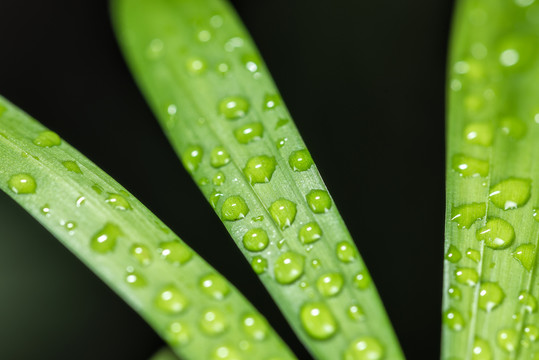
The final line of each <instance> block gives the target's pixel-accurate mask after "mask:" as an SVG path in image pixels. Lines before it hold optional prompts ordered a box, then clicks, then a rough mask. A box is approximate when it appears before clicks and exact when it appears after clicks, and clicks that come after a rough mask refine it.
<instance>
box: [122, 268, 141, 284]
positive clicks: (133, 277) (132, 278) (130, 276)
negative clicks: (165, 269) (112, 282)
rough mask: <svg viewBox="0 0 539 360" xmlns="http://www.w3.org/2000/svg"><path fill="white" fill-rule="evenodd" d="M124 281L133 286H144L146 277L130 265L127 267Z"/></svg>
mask: <svg viewBox="0 0 539 360" xmlns="http://www.w3.org/2000/svg"><path fill="white" fill-rule="evenodd" d="M125 282H126V283H128V284H129V285H131V286H133V287H144V286H146V279H144V277H143V276H142V275H141V274H140V273H139V272H137V271H135V269H134V268H133V267H132V266H129V267H128V268H127V274H126V275H125Z"/></svg>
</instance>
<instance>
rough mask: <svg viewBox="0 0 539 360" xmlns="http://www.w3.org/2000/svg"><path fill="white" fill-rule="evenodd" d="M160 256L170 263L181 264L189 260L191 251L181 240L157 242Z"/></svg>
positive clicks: (191, 254) (191, 255)
mask: <svg viewBox="0 0 539 360" xmlns="http://www.w3.org/2000/svg"><path fill="white" fill-rule="evenodd" d="M159 252H160V253H161V256H162V257H163V258H164V259H165V260H166V261H168V262H169V263H171V264H172V265H182V264H185V263H186V262H188V261H189V260H191V258H192V257H193V251H192V250H191V249H190V248H189V247H188V246H187V245H186V244H185V243H183V242H182V241H180V240H172V241H165V242H162V243H160V244H159Z"/></svg>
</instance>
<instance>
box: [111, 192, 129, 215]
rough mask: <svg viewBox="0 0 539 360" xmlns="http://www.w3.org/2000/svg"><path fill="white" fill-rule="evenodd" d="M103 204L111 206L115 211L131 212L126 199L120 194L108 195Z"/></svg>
mask: <svg viewBox="0 0 539 360" xmlns="http://www.w3.org/2000/svg"><path fill="white" fill-rule="evenodd" d="M105 202H106V203H107V204H109V205H111V206H112V207H113V208H115V209H116V210H122V211H125V210H131V205H130V204H129V202H128V201H127V199H126V198H125V197H123V196H122V195H120V194H113V193H109V196H108V197H107V199H106V200H105Z"/></svg>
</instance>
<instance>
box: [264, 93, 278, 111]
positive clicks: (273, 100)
mask: <svg viewBox="0 0 539 360" xmlns="http://www.w3.org/2000/svg"><path fill="white" fill-rule="evenodd" d="M263 104H264V105H263V106H262V110H264V111H268V110H273V109H275V108H276V107H277V106H279V105H281V98H280V97H279V95H277V94H272V95H266V96H265V97H264V102H263Z"/></svg>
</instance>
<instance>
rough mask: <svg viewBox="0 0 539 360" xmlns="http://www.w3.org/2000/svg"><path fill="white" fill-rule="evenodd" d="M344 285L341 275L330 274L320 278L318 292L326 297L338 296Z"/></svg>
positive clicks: (317, 285) (317, 282) (317, 286)
mask: <svg viewBox="0 0 539 360" xmlns="http://www.w3.org/2000/svg"><path fill="white" fill-rule="evenodd" d="M343 285H344V278H343V276H342V275H341V274H339V273H328V274H324V275H322V276H320V277H319V278H318V280H317V281H316V288H317V289H318V292H319V293H320V294H322V295H324V296H326V297H331V296H335V295H337V294H338V293H339V292H341V289H342V286H343Z"/></svg>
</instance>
